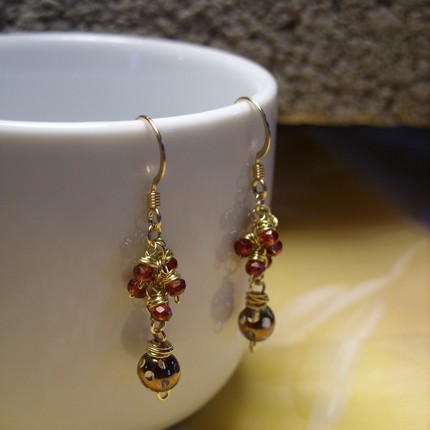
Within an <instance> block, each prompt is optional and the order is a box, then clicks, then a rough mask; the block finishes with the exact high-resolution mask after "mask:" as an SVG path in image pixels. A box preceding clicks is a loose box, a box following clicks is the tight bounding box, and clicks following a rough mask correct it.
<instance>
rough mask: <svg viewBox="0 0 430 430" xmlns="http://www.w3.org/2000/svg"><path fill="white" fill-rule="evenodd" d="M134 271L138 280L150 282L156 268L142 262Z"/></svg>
mask: <svg viewBox="0 0 430 430" xmlns="http://www.w3.org/2000/svg"><path fill="white" fill-rule="evenodd" d="M133 273H134V276H135V278H136V279H137V280H138V281H143V282H145V281H146V282H148V281H151V280H152V278H153V277H154V273H155V269H154V268H153V267H152V266H150V265H149V264H145V263H140V264H138V265H137V266H136V267H135V268H134V269H133Z"/></svg>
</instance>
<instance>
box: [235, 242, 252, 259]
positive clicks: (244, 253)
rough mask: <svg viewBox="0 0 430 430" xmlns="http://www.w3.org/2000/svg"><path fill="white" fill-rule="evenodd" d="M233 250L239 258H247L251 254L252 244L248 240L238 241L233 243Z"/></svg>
mask: <svg viewBox="0 0 430 430" xmlns="http://www.w3.org/2000/svg"><path fill="white" fill-rule="evenodd" d="M234 250H235V252H236V254H237V255H238V256H239V257H242V258H243V257H249V256H250V255H251V252H252V242H251V241H250V240H249V239H245V238H242V239H239V240H237V241H236V242H235V243H234Z"/></svg>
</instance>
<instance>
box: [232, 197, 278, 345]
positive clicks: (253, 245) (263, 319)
mask: <svg viewBox="0 0 430 430" xmlns="http://www.w3.org/2000/svg"><path fill="white" fill-rule="evenodd" d="M250 217H251V219H252V222H251V225H250V227H249V228H248V231H247V233H246V234H245V235H244V236H243V237H241V238H240V239H238V240H237V241H236V242H235V244H234V249H235V251H236V254H237V255H239V256H240V257H242V258H247V262H246V266H245V270H246V272H247V273H248V275H249V289H248V292H247V294H246V302H245V308H244V309H243V310H242V312H241V313H240V314H239V320H238V322H239V328H240V331H241V332H242V334H243V335H244V336H245V337H246V338H247V339H248V340H249V341H250V348H251V351H254V350H255V345H256V342H259V341H262V340H264V339H266V338H268V337H269V336H270V335H271V334H272V332H273V330H274V327H275V316H274V314H273V312H272V310H271V309H270V307H269V306H267V302H268V300H269V298H268V296H267V294H266V293H265V283H264V281H263V277H264V271H265V270H266V269H267V268H268V267H269V266H270V265H271V263H272V258H273V257H275V256H276V255H278V254H279V253H280V252H281V251H282V242H281V241H280V240H279V235H278V232H277V231H276V227H277V225H278V220H277V219H276V218H275V217H274V216H273V215H272V213H271V212H270V208H269V207H268V206H266V205H261V206H257V208H256V209H254V210H253V211H252V212H251V213H250Z"/></svg>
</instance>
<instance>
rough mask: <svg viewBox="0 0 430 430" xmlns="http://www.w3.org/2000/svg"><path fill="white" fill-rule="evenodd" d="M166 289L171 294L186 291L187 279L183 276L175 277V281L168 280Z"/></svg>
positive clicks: (175, 294)
mask: <svg viewBox="0 0 430 430" xmlns="http://www.w3.org/2000/svg"><path fill="white" fill-rule="evenodd" d="M165 287H166V291H167V292H168V293H169V294H170V295H171V296H179V294H182V293H183V292H184V291H185V287H186V284H185V281H184V280H183V279H182V278H178V279H173V281H170V282H168V283H167V284H166V285H165Z"/></svg>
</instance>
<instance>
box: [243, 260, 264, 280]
mask: <svg viewBox="0 0 430 430" xmlns="http://www.w3.org/2000/svg"><path fill="white" fill-rule="evenodd" d="M245 270H246V273H248V275H251V276H259V275H261V274H262V273H263V272H264V271H265V270H266V265H265V264H264V261H261V260H254V259H252V260H248V261H247V262H246V266H245Z"/></svg>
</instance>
